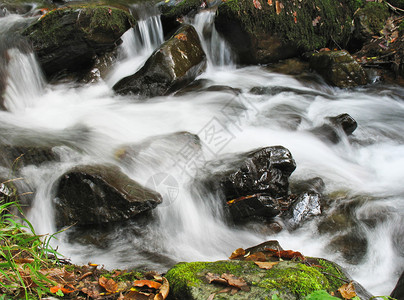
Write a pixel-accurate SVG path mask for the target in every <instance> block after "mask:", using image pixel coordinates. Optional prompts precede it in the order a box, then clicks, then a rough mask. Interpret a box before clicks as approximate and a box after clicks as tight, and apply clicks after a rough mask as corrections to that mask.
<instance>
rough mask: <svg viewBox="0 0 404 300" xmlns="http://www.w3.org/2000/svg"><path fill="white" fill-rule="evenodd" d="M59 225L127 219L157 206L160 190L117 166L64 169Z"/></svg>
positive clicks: (56, 202)
mask: <svg viewBox="0 0 404 300" xmlns="http://www.w3.org/2000/svg"><path fill="white" fill-rule="evenodd" d="M56 189H57V192H56V198H55V199H54V205H55V211H56V217H55V221H56V225H57V227H59V228H60V227H63V226H67V225H71V224H74V223H76V224H77V225H91V224H100V223H110V222H118V221H123V220H127V219H129V218H132V217H134V216H136V215H138V214H141V213H144V212H147V211H149V210H151V209H153V208H155V207H156V206H157V205H158V204H160V203H161V202H162V198H161V196H160V194H158V193H156V192H154V191H152V190H149V189H147V188H145V187H143V186H141V185H139V184H138V183H137V182H136V181H134V180H132V179H130V178H129V177H128V176H126V175H125V174H124V173H122V171H121V170H120V169H119V168H117V167H115V166H107V165H105V166H102V165H94V166H91V165H85V166H78V167H75V168H74V169H72V170H70V171H68V172H67V173H65V174H64V175H63V176H62V177H61V179H60V180H59V182H58V183H57V186H56Z"/></svg>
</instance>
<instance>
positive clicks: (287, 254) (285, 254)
mask: <svg viewBox="0 0 404 300" xmlns="http://www.w3.org/2000/svg"><path fill="white" fill-rule="evenodd" d="M265 250H266V251H269V252H272V255H273V256H276V257H279V258H284V259H294V258H300V259H301V260H306V258H305V257H304V256H303V254H301V253H300V252H297V251H293V250H276V249H265Z"/></svg>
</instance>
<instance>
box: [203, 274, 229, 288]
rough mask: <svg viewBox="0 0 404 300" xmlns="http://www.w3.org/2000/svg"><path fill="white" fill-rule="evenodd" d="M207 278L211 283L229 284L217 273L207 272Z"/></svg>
mask: <svg viewBox="0 0 404 300" xmlns="http://www.w3.org/2000/svg"><path fill="white" fill-rule="evenodd" d="M205 278H206V279H207V280H208V282H209V283H212V282H214V283H220V284H225V285H227V284H228V283H227V280H226V279H224V278H221V277H220V276H219V275H217V274H213V273H207V274H206V275H205Z"/></svg>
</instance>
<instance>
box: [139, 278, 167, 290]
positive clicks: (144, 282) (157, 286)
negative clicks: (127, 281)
mask: <svg viewBox="0 0 404 300" xmlns="http://www.w3.org/2000/svg"><path fill="white" fill-rule="evenodd" d="M145 285H146V286H148V287H149V288H151V289H155V290H158V289H160V287H161V283H159V282H156V281H153V280H136V281H135V282H133V286H136V287H143V286H145Z"/></svg>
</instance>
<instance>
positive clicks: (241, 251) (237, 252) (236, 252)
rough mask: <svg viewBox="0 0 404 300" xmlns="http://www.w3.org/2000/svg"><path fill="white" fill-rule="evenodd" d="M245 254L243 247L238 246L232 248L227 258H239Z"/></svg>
mask: <svg viewBox="0 0 404 300" xmlns="http://www.w3.org/2000/svg"><path fill="white" fill-rule="evenodd" d="M244 255H245V250H244V249H243V248H238V249H236V250H234V252H233V253H232V254H231V255H230V257H229V259H236V258H239V257H240V256H244Z"/></svg>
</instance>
